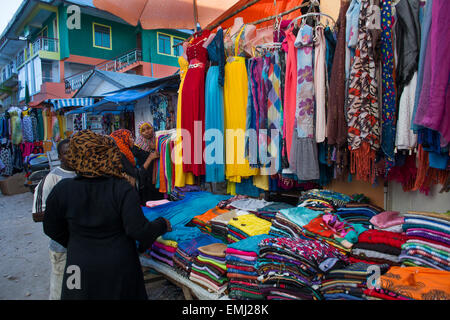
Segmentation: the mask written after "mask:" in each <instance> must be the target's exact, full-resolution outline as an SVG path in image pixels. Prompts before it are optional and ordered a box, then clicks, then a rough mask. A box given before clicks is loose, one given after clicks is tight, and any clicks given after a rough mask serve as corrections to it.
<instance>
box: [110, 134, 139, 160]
mask: <svg viewBox="0 0 450 320" xmlns="http://www.w3.org/2000/svg"><path fill="white" fill-rule="evenodd" d="M111 137H112V138H113V139H114V140H115V141H116V144H117V146H118V147H119V149H120V151H121V152H122V153H123V154H124V155H125V157H126V158H127V159H128V161H130V162H131V164H132V165H133V166H136V160H135V159H134V155H133V153H132V152H131V146H130V137H132V133H131V131H130V130H127V129H119V130H116V131H114V132H113V133H111Z"/></svg>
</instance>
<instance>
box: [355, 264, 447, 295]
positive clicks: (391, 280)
mask: <svg viewBox="0 0 450 320" xmlns="http://www.w3.org/2000/svg"><path fill="white" fill-rule="evenodd" d="M364 294H365V295H366V297H367V299H376V300H450V277H449V272H448V271H442V270H436V269H432V268H425V267H391V268H390V269H389V270H388V271H387V272H386V273H385V274H383V275H382V276H381V277H380V281H379V284H378V285H377V286H374V287H373V288H370V289H369V288H368V289H366V290H364Z"/></svg>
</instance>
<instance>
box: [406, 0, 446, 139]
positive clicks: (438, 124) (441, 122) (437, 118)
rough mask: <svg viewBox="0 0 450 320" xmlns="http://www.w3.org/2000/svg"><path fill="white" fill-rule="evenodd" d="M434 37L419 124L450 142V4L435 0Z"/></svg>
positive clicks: (427, 61) (428, 46) (427, 65)
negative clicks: (449, 53)
mask: <svg viewBox="0 0 450 320" xmlns="http://www.w3.org/2000/svg"><path fill="white" fill-rule="evenodd" d="M431 19H432V20H431V30H430V37H429V39H428V44H427V48H426V50H427V52H426V58H425V69H424V75H423V86H422V91H421V93H420V98H419V105H418V108H417V113H416V117H415V120H414V123H415V124H418V125H421V126H424V127H427V128H429V129H432V130H436V131H438V132H439V133H440V134H441V137H442V138H443V140H445V141H441V145H443V146H445V145H446V144H448V142H449V141H450V90H449V76H450V58H449V55H448V52H450V42H449V41H442V39H449V38H450V28H449V27H448V26H449V24H450V2H449V1H448V0H433V6H432V18H431Z"/></svg>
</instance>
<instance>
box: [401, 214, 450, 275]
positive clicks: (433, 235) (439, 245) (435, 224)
mask: <svg viewBox="0 0 450 320" xmlns="http://www.w3.org/2000/svg"><path fill="white" fill-rule="evenodd" d="M402 216H403V217H404V219H405V222H404V224H403V225H402V227H403V230H404V231H405V232H406V235H407V236H408V238H409V239H408V241H407V242H406V243H405V244H404V245H403V246H402V252H401V255H400V259H401V262H402V263H403V265H407V266H421V267H429V268H434V269H439V270H446V271H450V215H449V214H448V213H433V212H416V211H410V212H408V213H405V214H402Z"/></svg>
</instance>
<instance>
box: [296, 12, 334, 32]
mask: <svg viewBox="0 0 450 320" xmlns="http://www.w3.org/2000/svg"><path fill="white" fill-rule="evenodd" d="M312 16H324V17H327V18H329V19H330V20H331V21H333V24H336V21H335V20H334V19H333V17H331V16H330V15H328V14H326V13H322V12H310V13H306V14H304V15H301V16H300V17H297V18H295V19H294V20H292V21H291V22H290V23H289V25H288V29H289V28H290V27H291V25H292V24H293V23H297V20H298V19H302V18H307V17H312Z"/></svg>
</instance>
